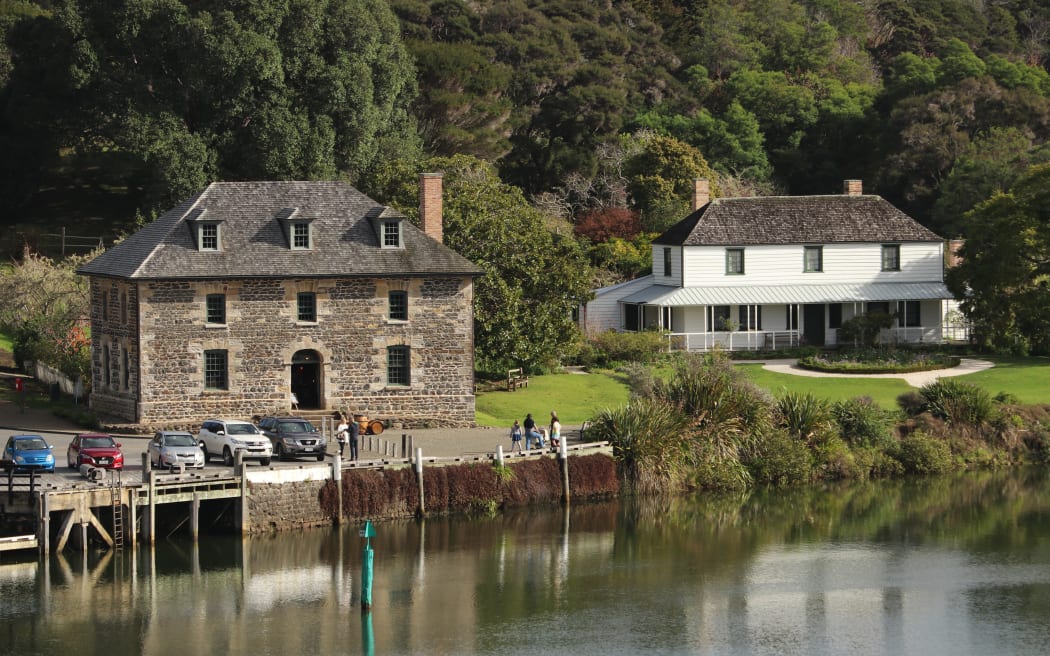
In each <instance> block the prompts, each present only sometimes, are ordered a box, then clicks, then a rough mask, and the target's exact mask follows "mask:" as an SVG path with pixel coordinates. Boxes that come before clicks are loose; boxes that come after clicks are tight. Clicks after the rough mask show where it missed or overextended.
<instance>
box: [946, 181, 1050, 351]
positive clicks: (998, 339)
mask: <svg viewBox="0 0 1050 656" xmlns="http://www.w3.org/2000/svg"><path fill="white" fill-rule="evenodd" d="M1048 208H1050V164H1041V165H1038V166H1034V167H1032V168H1031V169H1029V170H1028V172H1027V173H1026V174H1025V175H1024V176H1023V177H1022V178H1021V179H1020V180H1019V181H1018V182H1017V183H1016V184H1015V185H1014V186H1013V187H1011V188H1010V190H1009V192H1007V193H1005V194H998V195H996V196H993V197H992V198H991V199H990V200H988V201H986V202H984V203H982V204H980V205H978V206H977V207H976V208H975V209H974V210H973V211H972V212H970V213H969V214H968V215H967V220H968V223H969V225H968V228H967V234H968V237H967V240H966V243H965V244H964V245H963V247H962V251H961V253H960V254H961V255H962V262H961V264H959V265H958V266H957V267H955V268H954V269H951V270H949V272H948V284H949V286H950V287H951V289H952V292H953V293H954V294H955V295H956V298H959V299H961V303H960V306H961V308H962V311H963V313H964V314H965V315H966V316H967V317H968V318H969V319H970V320H971V321H972V322H973V326H974V331H975V334H976V336H977V338H978V339H979V341H980V342H981V343H982V344H984V345H985V346H989V347H991V348H995V349H999V350H1005V351H1012V352H1022V353H1023V352H1031V353H1035V354H1048V353H1050V210H1048Z"/></svg>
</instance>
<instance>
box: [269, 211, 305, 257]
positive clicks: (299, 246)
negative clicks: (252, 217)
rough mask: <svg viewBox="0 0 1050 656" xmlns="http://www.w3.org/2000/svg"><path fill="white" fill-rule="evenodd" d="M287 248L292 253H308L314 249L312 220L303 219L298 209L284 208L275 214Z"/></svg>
mask: <svg viewBox="0 0 1050 656" xmlns="http://www.w3.org/2000/svg"><path fill="white" fill-rule="evenodd" d="M277 220H278V221H280V223H281V226H282V232H284V238H285V239H287V240H288V248H290V249H291V250H293V251H309V250H313V247H314V234H313V228H312V227H311V225H312V222H313V219H312V218H309V217H303V216H301V215H300V213H299V208H298V207H286V208H284V209H283V210H281V211H280V212H279V213H278V214H277Z"/></svg>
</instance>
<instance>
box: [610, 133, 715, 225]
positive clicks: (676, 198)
mask: <svg viewBox="0 0 1050 656" xmlns="http://www.w3.org/2000/svg"><path fill="white" fill-rule="evenodd" d="M635 138H636V139H638V141H639V144H640V146H641V150H640V151H639V152H638V153H637V154H635V155H634V156H632V157H630V158H629V159H628V160H627V161H626V162H624V175H625V176H626V177H627V180H628V182H627V191H628V193H629V194H630V197H631V203H632V204H633V205H634V206H635V207H636V208H638V210H639V212H640V214H641V219H642V225H643V227H644V229H645V230H647V231H649V232H663V231H664V230H665V229H667V228H668V227H670V226H671V225H672V224H674V223H676V222H677V221H678V220H679V219H681V218H682V217H683V216H685V215H686V214H687V213H688V211H689V206H688V200H687V199H689V198H690V197H691V195H692V191H693V181H694V180H696V179H697V178H704V179H707V180H713V179H714V178H715V172H714V171H713V170H712V169H711V167H710V166H709V165H708V163H707V161H706V160H705V159H704V156H703V155H702V154H701V153H700V151H699V150H697V149H696V148H694V147H693V146H690V145H689V144H687V143H684V142H682V141H679V140H678V139H674V138H672V137H663V136H658V135H646V134H641V135H635ZM713 191H715V190H713Z"/></svg>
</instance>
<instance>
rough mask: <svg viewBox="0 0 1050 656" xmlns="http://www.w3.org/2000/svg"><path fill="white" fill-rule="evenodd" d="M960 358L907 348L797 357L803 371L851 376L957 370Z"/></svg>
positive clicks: (861, 350) (850, 351)
mask: <svg viewBox="0 0 1050 656" xmlns="http://www.w3.org/2000/svg"><path fill="white" fill-rule="evenodd" d="M960 361H961V360H960V358H959V357H957V356H953V355H948V354H946V353H937V352H929V351H918V350H912V349H908V348H876V349H852V348H851V349H846V350H843V351H838V352H836V353H822V354H819V355H812V356H807V357H803V358H799V361H798V365H799V366H800V367H802V368H803V369H812V370H814V371H827V372H839V373H854V374H883V373H909V372H916V371H931V370H934V369H946V368H950V367H957V366H959V363H960Z"/></svg>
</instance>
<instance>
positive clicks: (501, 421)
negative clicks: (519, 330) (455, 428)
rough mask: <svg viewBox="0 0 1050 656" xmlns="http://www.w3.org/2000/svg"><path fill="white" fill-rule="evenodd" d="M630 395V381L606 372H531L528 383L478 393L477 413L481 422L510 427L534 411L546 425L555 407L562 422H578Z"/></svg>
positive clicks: (486, 424) (613, 405) (537, 418)
mask: <svg viewBox="0 0 1050 656" xmlns="http://www.w3.org/2000/svg"><path fill="white" fill-rule="evenodd" d="M627 397H628V390H627V385H625V384H624V383H623V382H622V381H621V380H619V379H618V378H616V377H614V376H612V375H608V374H605V373H589V374H551V375H548V376H532V377H530V378H529V386H528V387H525V388H522V389H518V390H515V391H513V392H508V391H507V390H506V388H504V389H497V390H492V391H489V392H482V393H479V394H478V396H477V400H476V402H475V407H476V412H475V416H476V421H477V423H478V425H479V426H499V427H507V426H510V425H511V424H512V423H514V420H515V419H517V420H519V421H520V420H522V419H524V418H525V414H526V413H528V412H531V413H532V416H533V417H535V418H536V421H537V422H538V423H540V424H541V425H545V424H546V423H547V421H548V420H549V418H550V413H551V410H555V411H557V413H558V418H559V419H560V420H561V422H562V423H563V424H567V425H575V424H582V423H583V422H585V421H587V420H588V419H590V418H591V417H593V416H594V414H595V412H596V410H597V409H599V408H603V407H617V406H620V405H623V404H624V403H627Z"/></svg>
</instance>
